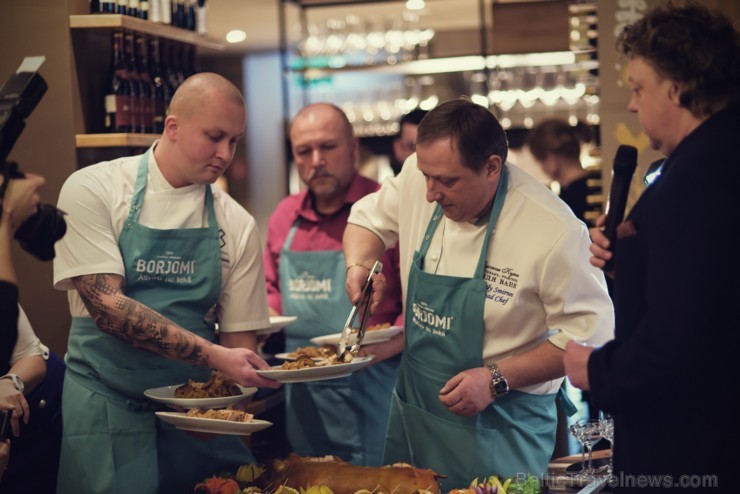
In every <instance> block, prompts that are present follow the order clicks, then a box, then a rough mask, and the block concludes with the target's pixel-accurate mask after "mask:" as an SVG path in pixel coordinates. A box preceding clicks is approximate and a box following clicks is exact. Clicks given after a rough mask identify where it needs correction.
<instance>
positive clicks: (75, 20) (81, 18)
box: [69, 14, 225, 51]
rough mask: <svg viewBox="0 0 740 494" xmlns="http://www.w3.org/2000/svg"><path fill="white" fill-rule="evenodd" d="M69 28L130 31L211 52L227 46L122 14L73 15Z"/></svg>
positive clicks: (186, 31) (182, 30)
mask: <svg viewBox="0 0 740 494" xmlns="http://www.w3.org/2000/svg"><path fill="white" fill-rule="evenodd" d="M69 27H70V28H72V29H118V28H121V29H129V30H131V31H136V32H139V33H143V34H149V35H152V36H160V37H162V38H167V39H169V40H172V41H180V42H182V43H189V44H191V45H195V46H197V47H199V48H207V49H209V50H215V51H222V50H224V48H225V45H224V44H223V43H222V42H221V41H219V40H217V39H215V38H211V37H208V36H203V35H200V34H197V33H194V32H193V31H188V30H187V29H182V28H178V27H173V26H169V25H165V24H159V23H156V22H152V21H148V20H144V19H137V18H136V17H131V16H128V15H122V14H90V15H71V16H69Z"/></svg>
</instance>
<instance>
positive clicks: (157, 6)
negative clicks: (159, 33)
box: [149, 0, 162, 22]
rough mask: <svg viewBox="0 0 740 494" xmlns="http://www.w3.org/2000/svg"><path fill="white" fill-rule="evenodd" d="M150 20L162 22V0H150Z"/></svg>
mask: <svg viewBox="0 0 740 494" xmlns="http://www.w3.org/2000/svg"><path fill="white" fill-rule="evenodd" d="M149 20H150V21H152V22H162V1H161V0H149Z"/></svg>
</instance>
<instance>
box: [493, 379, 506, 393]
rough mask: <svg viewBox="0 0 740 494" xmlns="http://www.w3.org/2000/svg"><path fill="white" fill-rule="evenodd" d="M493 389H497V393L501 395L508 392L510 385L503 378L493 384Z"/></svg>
mask: <svg viewBox="0 0 740 494" xmlns="http://www.w3.org/2000/svg"><path fill="white" fill-rule="evenodd" d="M493 389H494V390H495V391H496V395H497V396H500V395H503V394H506V393H507V392H508V391H509V385H508V384H507V383H506V381H504V380H501V381H498V382H496V383H494V384H493Z"/></svg>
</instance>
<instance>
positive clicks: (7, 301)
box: [0, 281, 18, 375]
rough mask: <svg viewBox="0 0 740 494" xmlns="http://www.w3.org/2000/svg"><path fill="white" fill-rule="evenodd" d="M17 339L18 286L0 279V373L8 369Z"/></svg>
mask: <svg viewBox="0 0 740 494" xmlns="http://www.w3.org/2000/svg"><path fill="white" fill-rule="evenodd" d="M17 340H18V287H17V286H15V285H14V284H12V283H8V282H7V281H0V375H2V374H5V373H6V372H8V369H10V357H11V355H13V348H14V347H15V342H16V341H17Z"/></svg>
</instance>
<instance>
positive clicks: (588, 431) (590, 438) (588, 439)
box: [580, 420, 601, 475]
mask: <svg viewBox="0 0 740 494" xmlns="http://www.w3.org/2000/svg"><path fill="white" fill-rule="evenodd" d="M580 423H581V427H582V429H583V442H584V444H585V445H586V449H587V450H588V467H586V473H587V474H588V475H593V473H594V465H593V449H594V444H596V443H598V442H599V441H601V427H600V425H599V424H600V421H599V420H582V421H580Z"/></svg>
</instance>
